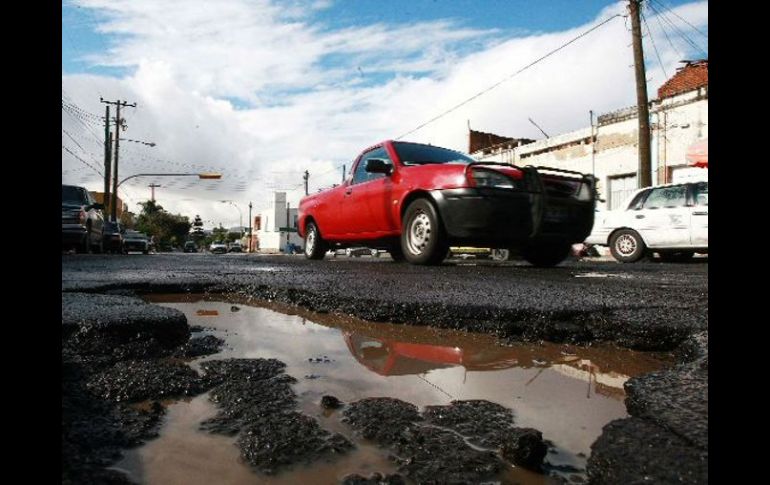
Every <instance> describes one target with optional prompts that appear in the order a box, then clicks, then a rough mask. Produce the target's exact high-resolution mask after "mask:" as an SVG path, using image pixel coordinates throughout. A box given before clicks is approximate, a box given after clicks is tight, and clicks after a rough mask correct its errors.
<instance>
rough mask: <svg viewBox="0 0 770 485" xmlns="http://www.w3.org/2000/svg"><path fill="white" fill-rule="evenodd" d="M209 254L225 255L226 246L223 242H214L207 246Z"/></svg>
mask: <svg viewBox="0 0 770 485" xmlns="http://www.w3.org/2000/svg"><path fill="white" fill-rule="evenodd" d="M209 252H210V253H214V254H225V253H226V252H227V244H225V243H224V241H214V242H213V243H211V245H210V246H209Z"/></svg>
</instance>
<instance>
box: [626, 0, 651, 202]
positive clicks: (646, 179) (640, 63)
mask: <svg viewBox="0 0 770 485" xmlns="http://www.w3.org/2000/svg"><path fill="white" fill-rule="evenodd" d="M640 7H641V0H629V2H628V11H629V13H630V16H631V36H632V40H633V48H634V66H635V71H636V107H637V113H638V115H639V181H638V187H639V188H642V187H649V186H651V185H652V154H651V152H650V112H649V105H648V100H647V74H646V72H645V66H644V51H643V50H642V26H641V23H640V20H639V15H640Z"/></svg>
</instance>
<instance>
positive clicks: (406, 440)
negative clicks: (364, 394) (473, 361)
mask: <svg viewBox="0 0 770 485" xmlns="http://www.w3.org/2000/svg"><path fill="white" fill-rule="evenodd" d="M343 414H344V416H345V417H344V419H343V422H345V423H348V424H349V425H350V426H351V427H353V428H354V429H355V430H356V431H357V432H358V433H360V434H361V436H363V437H364V438H366V439H369V440H372V441H374V442H376V443H378V444H379V445H380V446H384V447H386V448H388V449H390V450H391V451H392V452H393V454H394V460H395V461H396V463H398V465H399V468H398V470H399V472H400V473H403V474H404V475H405V476H406V477H408V478H410V479H412V480H414V481H415V482H416V483H479V482H483V481H486V480H493V479H498V480H499V477H498V475H499V473H500V472H501V471H502V470H503V469H504V467H505V465H504V464H503V463H502V461H501V460H500V457H499V455H498V452H500V453H502V456H503V457H504V458H505V459H506V460H508V461H509V462H510V463H512V464H515V465H519V466H523V467H526V468H529V469H532V470H540V468H541V465H542V463H543V458H544V457H545V455H546V452H547V446H546V444H545V442H544V441H543V436H542V433H540V432H539V431H537V430H535V429H531V428H515V427H513V421H514V420H513V412H512V411H511V410H510V409H507V408H505V407H503V406H500V405H499V404H495V403H492V402H489V401H484V400H468V401H453V402H452V403H451V404H449V405H447V406H428V407H426V409H425V410H424V411H423V413H422V415H421V414H420V413H418V411H417V407H416V406H414V405H412V404H410V403H407V402H404V401H400V400H398V399H393V398H367V399H362V400H360V401H356V402H354V403H352V404H350V406H349V407H348V408H346V409H345V411H344V413H343ZM471 445H475V446H471ZM477 447H478V448H477ZM479 448H485V449H479Z"/></svg>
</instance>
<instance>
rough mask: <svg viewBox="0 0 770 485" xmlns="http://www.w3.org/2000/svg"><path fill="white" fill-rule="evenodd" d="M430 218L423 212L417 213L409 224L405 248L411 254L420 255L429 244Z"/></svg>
mask: <svg viewBox="0 0 770 485" xmlns="http://www.w3.org/2000/svg"><path fill="white" fill-rule="evenodd" d="M430 238H431V225H430V218H429V217H428V215H427V214H426V213H424V212H418V213H417V214H416V215H415V216H414V217H413V218H412V222H411V223H410V224H409V232H408V235H407V246H408V248H409V251H410V252H411V253H412V254H422V252H423V251H424V250H425V248H426V247H427V246H428V244H429V243H430Z"/></svg>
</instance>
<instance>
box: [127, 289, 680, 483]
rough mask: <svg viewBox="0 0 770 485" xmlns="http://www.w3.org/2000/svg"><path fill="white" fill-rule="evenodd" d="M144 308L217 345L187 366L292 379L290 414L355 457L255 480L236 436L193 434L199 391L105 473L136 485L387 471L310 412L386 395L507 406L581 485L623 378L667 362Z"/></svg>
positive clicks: (294, 315)
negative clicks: (273, 361)
mask: <svg viewBox="0 0 770 485" xmlns="http://www.w3.org/2000/svg"><path fill="white" fill-rule="evenodd" d="M147 300H149V301H152V302H155V303H159V304H161V305H163V306H168V307H172V308H177V309H179V310H181V311H183V312H184V313H185V315H186V316H187V318H188V322H189V324H190V325H191V326H192V325H200V326H202V327H203V332H202V333H198V334H196V335H205V334H210V335H216V336H218V337H221V338H223V339H224V340H225V348H224V349H223V351H222V352H220V353H218V354H214V355H210V356H205V357H202V358H199V359H195V360H193V361H191V362H190V365H191V366H192V367H194V368H196V369H199V366H200V362H203V361H204V360H217V359H225V358H231V357H238V358H259V357H261V358H271V357H272V358H277V359H279V360H281V361H283V362H285V363H286V373H287V374H290V375H292V376H294V377H295V378H297V380H298V382H297V383H296V384H295V385H294V389H295V391H296V392H297V394H298V403H299V404H298V406H299V409H300V410H301V411H302V412H304V413H305V414H308V415H310V416H313V417H315V418H316V419H318V421H319V423H320V424H321V426H322V427H324V428H326V429H328V430H330V431H336V432H339V433H341V434H343V435H344V436H346V437H348V438H349V439H350V440H351V441H353V442H354V443H355V444H356V447H357V448H356V450H355V451H353V452H352V453H349V454H347V455H344V456H341V457H338V458H337V459H336V460H335V461H334V462H333V463H314V464H313V465H312V466H309V467H299V468H296V469H294V470H290V471H287V472H284V473H280V474H278V475H277V476H270V477H266V476H262V475H258V474H256V473H255V472H253V471H252V470H251V469H250V468H249V467H248V465H246V464H244V463H243V462H242V461H241V460H240V458H239V450H238V448H237V447H236V446H235V445H234V443H235V437H224V436H220V435H215V434H209V433H206V432H201V431H198V425H199V423H200V422H202V421H204V420H205V419H207V418H210V417H212V416H214V414H215V413H216V408H215V405H214V404H213V403H211V402H210V401H209V400H208V394H204V395H201V396H197V397H195V398H193V399H191V400H188V401H177V402H175V403H173V404H171V405H170V406H169V407H168V413H167V415H166V417H165V421H164V425H163V428H162V429H161V432H160V437H159V438H157V439H155V440H153V441H151V442H149V443H148V444H147V445H145V446H143V447H140V448H137V449H134V450H130V451H128V452H127V453H126V457H125V459H124V460H122V461H121V462H120V463H118V464H117V466H116V467H115V468H118V469H120V470H122V471H125V472H127V473H128V474H129V475H130V476H131V477H132V478H133V479H134V480H137V481H138V482H141V483H146V484H165V483H185V484H198V483H200V484H203V483H228V484H246V483H269V484H290V483H292V484H293V483H321V484H326V483H328V484H337V483H339V482H340V480H341V478H342V477H344V476H345V475H348V474H350V473H359V474H361V475H364V476H368V475H370V474H371V473H373V472H375V471H378V472H382V473H393V472H395V471H396V465H395V464H393V463H392V462H391V461H390V460H388V458H387V457H388V452H387V451H385V450H383V449H380V448H378V447H376V446H374V445H371V444H368V443H366V442H363V441H362V440H361V439H359V438H357V437H356V436H354V435H353V432H352V430H351V429H350V428H349V427H348V426H347V425H345V424H343V423H341V422H340V418H341V417H342V415H341V412H340V411H331V412H330V411H325V410H323V409H322V408H321V407H320V400H321V397H322V396H324V395H327V394H331V395H333V396H335V397H337V398H339V399H340V400H342V401H343V402H348V403H349V402H352V401H356V400H359V399H362V398H365V397H381V396H388V397H395V398H398V399H402V400H404V401H407V402H411V403H413V404H415V405H417V406H418V407H420V408H421V409H422V408H423V407H424V406H427V405H435V404H448V403H449V402H450V401H452V400H454V399H486V400H489V401H492V402H496V403H498V404H501V405H503V406H506V407H508V408H511V409H513V412H514V419H515V425H516V426H519V427H533V428H536V429H538V430H540V431H542V433H543V437H544V438H545V439H546V440H550V441H551V442H552V443H553V445H554V447H555V449H552V450H550V451H549V454H548V455H547V456H546V461H547V462H548V463H549V464H550V465H551V468H550V469H551V470H553V471H557V472H558V473H559V474H560V475H561V476H562V477H563V478H566V479H573V480H574V481H575V483H578V482H579V481H580V480H585V478H586V476H585V465H586V460H587V457H588V456H589V455H590V446H591V444H592V443H593V442H594V441H595V440H596V438H597V437H598V436H599V435H600V434H601V429H602V427H603V426H604V425H605V424H606V423H608V422H609V421H611V420H613V419H617V418H622V417H625V416H627V413H626V409H625V405H624V403H623V400H624V398H625V393H624V390H623V384H624V383H625V381H626V380H628V379H629V378H630V377H633V376H635V375H639V374H642V373H646V372H650V371H653V370H656V369H660V368H662V367H663V366H665V365H666V364H667V362H670V361H671V359H670V357H669V356H666V355H662V354H650V353H642V352H634V351H630V350H622V349H617V348H614V347H610V346H591V347H577V346H567V345H557V344H543V345H539V344H517V345H514V346H507V345H503V344H501V343H500V342H499V341H498V340H497V339H496V338H494V337H493V336H490V335H483V334H469V333H464V332H458V331H451V330H439V329H432V328H427V327H412V326H405V325H390V324H382V323H371V322H364V321H361V320H357V319H354V318H351V317H345V316H339V315H328V314H315V313H311V312H306V311H298V310H297V309H296V308H291V307H286V306H282V305H275V304H270V305H268V304H266V303H264V302H257V301H254V302H247V301H244V300H240V301H239V300H236V299H227V301H224V300H226V298H225V297H223V296H214V297H205V299H204V297H203V296H195V295H153V296H149V297H147ZM257 305H263V306H257ZM500 480H501V482H502V483H522V484H542V483H550V482H549V479H548V478H547V477H544V476H542V475H539V474H535V473H531V472H528V471H526V470H524V469H521V468H518V467H510V468H509V469H507V470H505V472H504V474H503V476H501V477H500Z"/></svg>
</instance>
